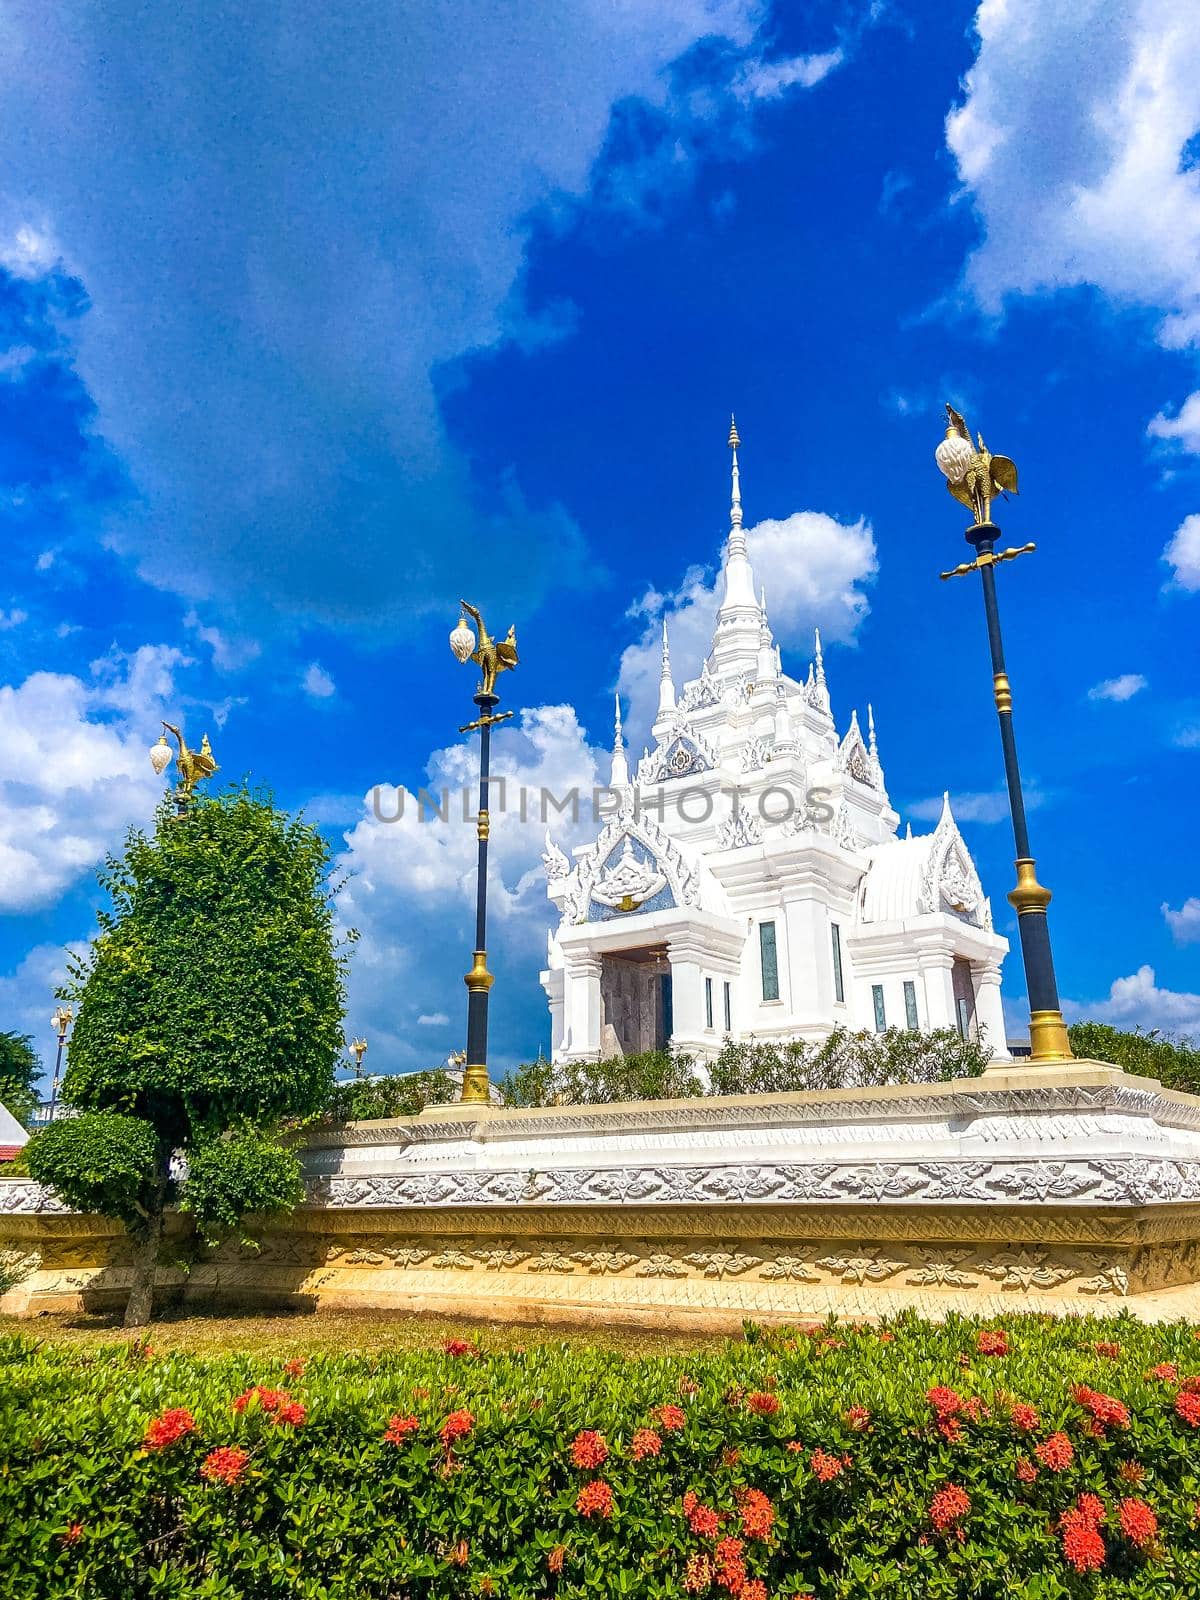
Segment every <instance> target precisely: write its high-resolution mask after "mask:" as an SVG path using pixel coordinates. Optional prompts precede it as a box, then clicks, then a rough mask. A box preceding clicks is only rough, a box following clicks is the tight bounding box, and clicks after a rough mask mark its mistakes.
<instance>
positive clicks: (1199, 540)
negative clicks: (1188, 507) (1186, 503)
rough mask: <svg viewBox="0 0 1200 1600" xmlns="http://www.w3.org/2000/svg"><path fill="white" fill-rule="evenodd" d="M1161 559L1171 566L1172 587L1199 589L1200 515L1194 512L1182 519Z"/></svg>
mask: <svg viewBox="0 0 1200 1600" xmlns="http://www.w3.org/2000/svg"><path fill="white" fill-rule="evenodd" d="M1162 559H1163V560H1164V561H1165V562H1166V563H1167V564H1168V565H1169V566H1170V567H1171V568H1172V570H1173V574H1174V575H1173V577H1172V579H1171V582H1172V584H1173V585H1174V587H1176V588H1179V589H1188V590H1191V591H1193V592H1194V591H1195V590H1197V589H1200V515H1197V514H1196V513H1195V512H1193V513H1192V515H1191V516H1190V517H1184V519H1183V521H1182V522H1181V523H1180V524H1179V526H1178V527H1177V528H1176V530H1175V532H1174V534H1172V536H1171V538H1170V540H1169V542H1168V544H1167V547H1166V549H1165V550H1164V551H1163V553H1162Z"/></svg>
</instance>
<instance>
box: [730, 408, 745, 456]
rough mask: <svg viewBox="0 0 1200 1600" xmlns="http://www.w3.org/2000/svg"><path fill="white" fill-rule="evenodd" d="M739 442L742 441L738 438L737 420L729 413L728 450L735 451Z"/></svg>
mask: <svg viewBox="0 0 1200 1600" xmlns="http://www.w3.org/2000/svg"><path fill="white" fill-rule="evenodd" d="M741 442H742V441H741V440H740V439H739V438H738V431H737V420H736V419H735V417H734V415H733V412H732V411H731V412H730V413H729V448H730V449H731V450H736V449H737V447H738V446H739V445H740V444H741Z"/></svg>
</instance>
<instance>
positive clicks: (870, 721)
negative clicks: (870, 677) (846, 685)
mask: <svg viewBox="0 0 1200 1600" xmlns="http://www.w3.org/2000/svg"><path fill="white" fill-rule="evenodd" d="M867 750H868V752H869V754H870V757H871V760H872V761H873V762H874V763H875V765H876V766H878V765H879V744H878V741H877V740H876V738H875V707H874V706H873V705H872V704H871V702H870V701H869V700H868V701H867Z"/></svg>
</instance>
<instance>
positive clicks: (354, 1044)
mask: <svg viewBox="0 0 1200 1600" xmlns="http://www.w3.org/2000/svg"><path fill="white" fill-rule="evenodd" d="M348 1049H349V1051H350V1054H351V1055H352V1056H353V1057H354V1076H355V1077H356V1078H361V1077H362V1075H363V1070H362V1064H363V1057H364V1056H365V1055H366V1053H367V1041H366V1040H365V1039H351V1041H350V1044H349V1046H348Z"/></svg>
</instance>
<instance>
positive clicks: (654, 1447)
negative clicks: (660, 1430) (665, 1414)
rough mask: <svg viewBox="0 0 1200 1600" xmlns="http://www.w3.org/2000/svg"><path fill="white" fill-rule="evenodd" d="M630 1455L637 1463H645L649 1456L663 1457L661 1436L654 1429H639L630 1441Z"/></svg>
mask: <svg viewBox="0 0 1200 1600" xmlns="http://www.w3.org/2000/svg"><path fill="white" fill-rule="evenodd" d="M629 1454H630V1455H631V1456H632V1457H633V1459H634V1460H635V1461H644V1460H645V1458H646V1457H647V1456H657V1455H661V1454H662V1438H661V1436H660V1435H659V1434H657V1433H655V1431H654V1429H653V1428H639V1429H638V1430H637V1432H636V1433H635V1434H634V1436H633V1438H632V1439H631V1440H630V1441H629Z"/></svg>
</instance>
